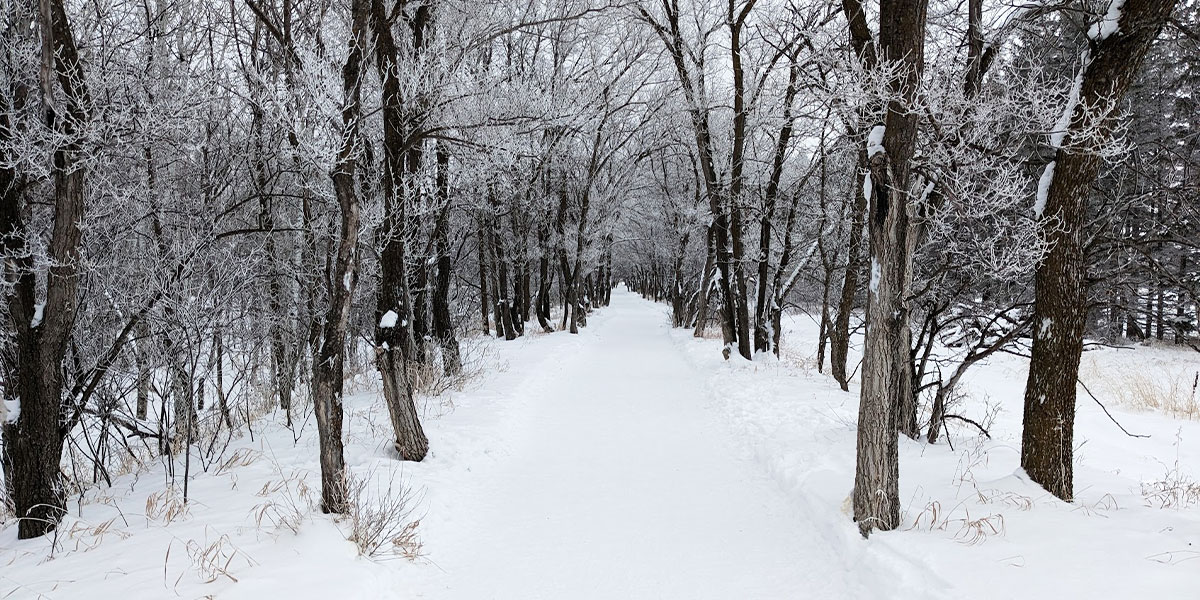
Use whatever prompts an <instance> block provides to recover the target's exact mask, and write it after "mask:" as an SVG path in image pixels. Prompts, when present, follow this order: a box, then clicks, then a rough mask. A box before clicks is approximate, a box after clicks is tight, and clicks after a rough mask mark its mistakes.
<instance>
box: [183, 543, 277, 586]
mask: <svg viewBox="0 0 1200 600" xmlns="http://www.w3.org/2000/svg"><path fill="white" fill-rule="evenodd" d="M207 533H208V532H207V531H206V535H205V539H204V541H198V540H188V541H187V542H184V544H183V546H184V550H185V551H186V552H187V555H188V560H189V561H190V562H191V565H192V569H193V570H194V571H195V572H196V574H198V575H199V576H200V579H201V581H203V582H204V583H212V582H214V581H217V580H218V579H221V578H226V579H228V580H230V581H233V582H235V583H236V582H237V580H238V579H237V577H235V576H234V575H233V569H232V567H233V566H234V564H235V561H237V563H239V564H241V565H244V566H246V567H253V566H255V565H257V564H258V563H257V562H256V561H255V560H254V559H252V558H250V556H249V555H248V554H246V553H245V552H243V551H242V550H241V549H240V548H238V547H237V546H235V545H234V544H233V541H231V540H230V539H229V536H228V535H221V536H218V537H217V538H216V539H215V540H213V541H209V539H208V535H207ZM174 546H175V542H172V543H171V544H170V545H168V546H167V552H166V554H165V556H164V557H163V578H164V579H166V577H167V564H168V563H169V562H170V559H171V551H172V549H173V548H174ZM183 576H184V573H180V574H179V576H178V577H177V578H176V579H175V582H174V585H175V586H178V585H179V582H180V580H182V579H183Z"/></svg>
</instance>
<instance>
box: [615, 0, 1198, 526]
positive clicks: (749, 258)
mask: <svg viewBox="0 0 1200 600" xmlns="http://www.w3.org/2000/svg"><path fill="white" fill-rule="evenodd" d="M876 8H877V9H878V10H876ZM639 14H640V17H641V20H642V21H644V22H645V23H646V25H647V26H649V27H650V28H651V29H653V30H655V31H656V33H657V34H658V35H659V37H660V40H661V42H662V44H663V47H664V51H665V52H666V53H667V54H668V55H669V56H670V57H671V58H672V59H673V60H672V63H673V65H674V66H675V68H674V73H673V74H674V75H675V76H676V83H677V92H676V95H677V101H676V102H677V104H678V105H679V109H678V111H679V112H680V113H681V118H680V119H679V121H680V125H679V127H680V130H681V131H680V132H679V133H677V135H676V136H675V137H672V138H670V140H671V141H670V145H669V146H668V147H667V148H665V149H663V150H662V151H660V153H659V154H658V155H656V158H655V159H654V160H652V161H649V163H650V164H648V165H647V166H646V167H647V168H645V169H644V170H643V171H644V174H643V178H644V180H645V181H646V184H645V185H646V186H647V187H649V188H651V189H653V190H654V193H653V194H652V197H651V199H650V202H651V203H653V206H654V210H656V211H659V212H661V213H662V214H663V215H664V216H665V217H666V219H665V220H663V219H657V220H647V221H636V220H635V221H631V237H633V238H635V239H637V240H639V241H637V242H636V243H635V244H634V247H633V251H632V252H630V253H628V255H627V256H626V260H627V262H626V263H624V264H623V270H622V273H623V275H624V277H625V279H626V281H628V282H629V283H630V285H631V287H632V288H633V289H635V290H638V291H640V292H641V293H642V294H643V295H645V296H646V297H648V298H651V299H654V300H662V301H665V302H668V303H670V305H671V309H672V315H673V317H672V321H673V324H674V325H675V326H676V327H690V328H693V329H694V332H695V335H697V336H700V335H702V334H703V332H704V331H705V330H706V329H707V328H709V327H715V328H719V330H720V332H721V335H722V337H723V338H724V341H725V350H724V352H725V356H726V357H730V356H732V355H734V354H740V355H741V356H742V357H743V358H745V359H750V360H760V359H761V357H762V356H763V353H766V352H773V353H775V354H778V353H779V344H780V335H781V332H780V322H779V315H780V313H781V312H782V311H783V310H784V309H786V308H788V307H792V308H796V309H800V310H804V311H806V312H808V313H809V314H811V315H812V316H813V318H814V319H815V320H817V321H818V322H819V323H820V328H819V332H820V333H819V336H818V340H817V347H816V356H817V365H818V368H819V369H820V370H822V371H826V369H828V372H829V374H830V375H831V376H832V377H833V378H834V379H836V380H837V381H838V382H839V383H840V385H841V387H842V389H849V381H850V379H851V378H852V377H854V376H855V374H856V373H857V374H858V376H859V378H860V379H861V392H860V394H861V396H860V411H859V423H858V432H859V443H858V472H857V477H856V482H855V493H854V514H855V520H856V521H857V522H858V524H859V527H860V529H861V531H862V533H863V534H864V535H867V534H869V533H870V532H871V531H873V530H876V529H892V528H894V527H896V526H897V525H898V523H899V501H898V496H897V494H898V492H897V489H898V488H897V483H896V482H897V479H898V465H897V434H903V435H906V436H908V437H911V438H919V437H920V438H924V439H925V440H927V441H928V442H930V443H932V442H935V441H936V440H937V439H938V437H939V435H940V434H941V432H942V431H943V430H944V424H945V421H946V419H947V418H955V419H958V420H962V421H964V422H966V423H974V420H972V419H970V418H969V416H965V415H958V414H953V412H952V411H951V410H950V404H951V403H952V401H953V399H954V398H955V397H956V394H955V387H956V385H957V384H958V382H959V381H960V379H961V378H962V376H963V375H964V373H965V372H966V371H967V370H968V369H969V368H970V367H971V366H972V365H974V364H977V363H978V362H979V361H981V360H983V359H985V358H987V357H988V356H990V355H992V354H994V353H996V352H1017V353H1021V354H1027V355H1030V356H1031V363H1030V376H1029V380H1028V382H1027V385H1026V397H1025V416H1024V436H1023V437H1024V439H1023V444H1022V459H1021V464H1022V466H1023V467H1024V468H1025V470H1026V472H1027V473H1028V474H1029V476H1030V477H1031V478H1032V479H1033V480H1034V481H1036V482H1037V483H1039V484H1041V485H1042V486H1044V487H1045V488H1046V489H1047V490H1049V491H1050V492H1052V493H1053V494H1055V495H1056V496H1058V497H1060V498H1062V499H1064V500H1068V501H1069V500H1071V498H1072V495H1073V477H1072V455H1073V450H1074V447H1073V439H1072V430H1073V421H1074V414H1075V395H1076V380H1077V377H1078V366H1079V360H1080V354H1081V352H1082V349H1083V342H1084V339H1085V337H1087V338H1091V339H1096V340H1104V341H1107V342H1109V343H1115V344H1122V343H1131V342H1136V341H1142V340H1146V339H1149V338H1155V339H1158V340H1164V341H1168V342H1172V343H1176V344H1181V345H1182V344H1187V345H1190V346H1192V347H1193V348H1196V347H1197V344H1198V343H1200V340H1198V338H1197V336H1196V331H1197V324H1198V319H1200V312H1198V311H1200V302H1198V300H1200V266H1198V265H1197V258H1200V251H1198V248H1197V243H1196V242H1197V240H1198V239H1200V236H1198V234H1200V231H1198V230H1197V225H1198V223H1200V220H1198V219H1197V217H1198V216H1200V214H1198V210H1200V194H1198V191H1200V179H1198V178H1197V174H1198V173H1200V145H1198V144H1197V138H1196V136H1195V133H1194V127H1193V125H1194V123H1195V122H1196V119H1197V117H1198V116H1200V105H1198V104H1197V100H1196V98H1195V94H1194V92H1193V90H1195V89H1196V86H1197V84H1198V83H1200V81H1198V80H1197V76H1198V73H1197V71H1196V65H1197V64H1200V44H1198V42H1200V37H1198V36H1197V23H1196V20H1195V15H1196V14H1197V6H1196V5H1195V3H1194V2H1188V1H1186V0H1184V1H1179V2H1175V1H1169V0H1166V1H1164V0H1146V1H1134V0H1128V1H1125V2H1122V1H1117V2H1109V1H1107V0H1103V1H1095V2H1067V3H1056V4H1044V5H1043V4H1031V5H1029V6H1026V7H1023V8H1005V7H1001V6H1000V5H996V4H991V3H988V2H986V1H984V0H970V1H969V2H966V3H963V4H945V3H936V2H932V3H931V2H928V1H927V0H894V1H892V0H884V1H883V2H880V3H879V5H878V7H876V6H872V5H867V4H866V3H862V2H859V1H858V0H843V1H842V2H840V3H836V4H835V5H833V6H829V5H812V4H809V5H796V4H792V5H789V6H787V7H782V6H777V5H775V4H771V3H764V2H755V1H753V0H747V1H744V2H732V3H728V4H727V5H725V4H722V5H719V6H718V5H715V4H714V5H707V4H703V3H694V4H683V3H676V2H669V1H668V2H662V3H655V4H654V5H653V6H650V5H648V4H647V5H646V6H645V7H643V8H641V9H639ZM713 64H721V65H723V66H725V67H726V68H727V69H728V73H729V77H719V78H718V77H712V76H711V74H710V73H709V69H711V68H712V67H711V65H713ZM685 116H686V118H685ZM855 332H860V333H863V332H865V344H864V346H862V347H861V348H859V350H860V351H861V355H862V360H861V362H857V361H852V360H850V359H849V358H848V357H849V356H850V355H851V352H850V351H849V350H850V340H851V335H852V334H853V333H855ZM1198 349H1200V348H1198ZM856 362H857V364H855V363H856Z"/></svg>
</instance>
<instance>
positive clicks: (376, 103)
mask: <svg viewBox="0 0 1200 600" xmlns="http://www.w3.org/2000/svg"><path fill="white" fill-rule="evenodd" d="M1176 3H1178V4H1179V6H1175V4H1176ZM878 8H879V10H878V11H876V10H875V7H874V6H864V5H863V4H862V3H860V2H858V0H844V1H843V2H841V3H838V4H834V5H830V4H826V3H817V2H808V3H804V2H801V3H795V2H793V3H787V4H780V3H770V2H761V1H759V0H737V1H733V2H726V3H713V2H704V1H694V2H678V1H676V0H630V1H627V2H625V1H622V2H613V3H611V4H605V5H598V4H595V3H591V2H582V1H576V0H553V1H547V0H527V1H522V2H506V3H465V2H455V1H450V0H439V1H434V0H238V1H235V2H232V3H220V2H216V3H214V2H188V1H183V0H128V1H117V2H112V3H106V4H103V5H90V4H89V5H84V4H80V3H76V2H71V1H68V0H41V1H37V2H35V1H33V0H15V1H13V2H10V3H9V4H6V10H5V13H4V15H3V17H2V21H0V29H3V34H4V35H3V36H2V38H0V46H2V48H3V52H2V53H0V78H2V80H0V236H2V237H3V249H4V258H5V262H4V264H5V284H4V302H3V304H2V306H3V308H2V309H0V313H2V315H3V316H2V318H3V320H4V323H5V329H4V336H3V339H2V340H0V341H2V348H0V358H2V360H0V371H2V372H0V376H2V385H3V399H4V402H3V403H2V404H0V421H2V422H3V429H2V434H0V435H2V443H3V449H2V452H0V462H2V463H3V474H4V486H3V490H4V500H3V502H4V504H5V506H6V508H7V509H8V510H11V511H13V512H14V513H15V514H16V516H17V517H18V519H19V525H18V529H19V535H20V536H21V537H23V538H26V537H32V536H37V535H40V534H42V533H45V532H47V531H49V530H51V529H53V528H54V527H55V526H56V524H57V523H58V521H59V519H60V518H61V516H62V514H63V512H64V510H65V506H66V500H67V497H68V496H69V495H71V494H74V493H78V492H79V491H81V490H82V489H85V488H86V487H88V486H91V485H94V484H96V483H101V482H108V481H110V480H111V479H112V478H113V477H114V476H116V475H117V474H120V473H121V472H123V471H124V470H128V469H130V468H131V467H130V463H138V462H144V461H145V460H147V457H150V459H154V460H162V461H163V462H164V463H165V464H166V466H167V468H168V472H169V473H171V474H172V476H173V477H182V478H183V479H184V481H185V482H186V479H187V477H188V474H189V469H190V468H192V467H191V465H192V462H191V458H192V457H193V456H195V457H196V459H197V460H198V461H199V463H200V465H201V466H202V467H203V466H204V465H205V464H208V463H209V462H210V461H212V460H214V457H215V456H219V455H220V453H221V451H222V448H223V447H224V444H225V443H226V442H227V441H228V439H229V438H230V436H232V435H235V431H241V430H242V429H252V428H251V423H252V422H253V421H254V419H255V418H257V417H258V416H259V415H261V414H265V413H272V412H276V411H278V412H280V413H281V415H282V416H283V418H284V419H285V421H286V422H288V423H291V419H292V416H293V413H299V412H300V411H308V410H312V411H313V413H312V415H313V416H314V417H315V420H316V422H317V425H318V430H319V434H320V441H321V465H322V475H323V490H322V504H323V508H324V509H325V510H327V511H331V512H338V511H342V510H344V509H345V501H346V499H345V497H344V493H345V489H344V488H345V485H344V470H345V469H344V464H343V461H342V440H341V431H342V428H343V424H342V408H341V399H342V394H343V389H344V387H343V386H344V382H345V380H346V379H347V378H349V377H352V376H357V375H364V374H370V376H371V377H378V378H379V380H380V381H381V384H382V388H383V401H384V402H385V403H386V405H387V408H388V413H389V415H390V418H391V422H392V425H393V427H392V431H393V437H394V439H393V445H394V448H395V451H396V455H397V457H398V458H400V459H404V460H421V459H422V458H423V457H424V456H425V455H426V453H427V451H428V448H429V440H428V439H427V438H426V436H425V434H424V432H423V430H422V426H421V419H420V410H419V405H418V400H417V398H415V396H416V390H417V389H418V388H420V387H421V386H422V385H424V383H423V382H426V381H429V380H433V379H437V378H438V377H453V376H455V374H456V373H457V372H459V371H460V370H461V369H462V368H463V363H464V360H466V358H467V357H465V350H464V346H463V345H462V344H461V340H463V339H464V337H465V336H473V335H479V334H484V335H494V336H496V337H498V338H504V339H506V340H512V339H515V338H517V337H520V336H522V335H527V334H529V333H532V332H534V331H540V332H555V331H558V332H562V331H569V332H576V331H578V330H579V328H580V327H582V326H585V325H586V322H587V316H588V313H589V311H590V310H592V309H593V308H595V307H597V306H603V305H604V304H606V303H607V302H608V299H609V296H610V290H611V289H612V287H613V285H614V284H615V283H616V282H617V281H619V280H624V281H625V282H627V283H628V284H629V285H630V286H631V287H633V288H634V289H637V290H639V291H641V292H643V293H644V294H647V295H649V296H651V297H654V298H656V299H662V300H665V301H669V302H670V303H671V305H672V314H673V321H674V324H675V325H676V326H678V327H688V328H691V329H693V330H694V332H695V333H696V334H697V335H699V334H701V333H703V332H704V331H705V329H706V328H707V327H709V326H710V325H713V326H716V327H718V328H719V331H720V332H721V336H722V338H723V340H724V345H723V351H724V353H725V355H726V356H727V357H733V356H735V355H738V356H741V357H743V358H744V359H751V360H755V359H758V357H760V356H762V355H763V354H769V353H775V354H778V353H779V348H780V345H781V343H784V342H785V340H783V339H781V337H782V327H781V319H782V314H783V311H784V310H786V309H788V308H789V307H795V306H803V307H805V308H806V309H812V308H813V307H816V311H817V312H818V318H819V321H820V323H821V335H820V336H819V338H820V339H819V345H818V356H819V362H820V365H821V367H822V369H824V368H825V363H826V360H828V367H829V370H830V373H831V375H832V376H833V377H834V378H835V379H836V380H837V381H839V382H840V384H841V385H842V387H843V389H848V388H849V382H850V380H851V378H852V377H854V376H855V374H856V373H858V374H860V375H861V379H862V382H863V385H862V411H861V414H862V418H861V419H860V428H859V432H860V436H861V439H860V448H859V459H860V472H859V477H860V480H859V481H858V483H857V484H856V490H857V492H856V503H855V514H856V517H857V519H858V521H859V524H860V527H862V528H863V532H864V533H867V532H869V531H870V530H872V529H875V528H881V529H888V528H891V527H894V526H895V525H896V523H897V519H898V503H897V499H896V498H895V490H896V485H895V480H896V459H895V455H896V435H895V434H896V433H897V432H899V433H903V434H905V435H909V436H912V437H917V436H920V435H924V436H925V437H926V438H927V439H928V440H930V441H931V442H932V441H934V440H935V439H936V438H937V436H938V435H939V432H940V431H941V430H942V427H943V421H944V420H945V418H946V415H947V412H946V405H947V403H948V402H949V400H950V399H952V398H953V396H954V394H953V390H954V387H955V385H956V383H957V381H958V380H959V378H960V377H961V376H962V374H963V372H964V371H965V370H966V369H967V368H969V367H970V366H971V365H972V364H974V363H975V362H977V361H979V360H981V359H983V358H985V357H986V356H988V355H990V354H992V353H994V352H998V351H1001V350H1003V349H1008V348H1010V346H1012V345H1013V344H1023V345H1026V346H1030V345H1031V348H1030V350H1031V351H1032V353H1033V356H1034V359H1033V365H1034V366H1033V368H1032V369H1031V372H1032V373H1034V376H1032V377H1031V380H1030V385H1029V390H1030V392H1029V394H1030V396H1029V399H1028V401H1027V404H1028V405H1029V406H1028V407H1027V409H1028V410H1027V413H1028V414H1027V427H1026V430H1027V433H1028V435H1027V440H1026V448H1025V452H1024V457H1025V459H1024V463H1023V464H1025V466H1026V468H1027V469H1028V470H1029V472H1030V474H1031V476H1033V477H1034V478H1035V480H1037V481H1038V482H1039V483H1041V484H1043V485H1046V486H1047V487H1048V489H1050V490H1051V491H1052V492H1054V493H1056V494H1058V495H1059V496H1060V497H1063V498H1069V497H1070V495H1071V481H1070V470H1069V467H1070V462H1071V461H1070V452H1071V444H1070V441H1071V440H1070V427H1066V428H1058V429H1054V428H1053V427H1051V428H1050V429H1047V428H1046V426H1047V424H1052V423H1057V422H1059V420H1062V422H1065V423H1068V424H1069V423H1070V417H1071V415H1073V402H1074V377H1075V372H1074V371H1075V369H1077V364H1078V354H1079V350H1080V347H1081V343H1082V339H1083V336H1084V335H1091V336H1097V337H1105V338H1107V339H1110V340H1119V339H1126V338H1127V339H1139V338H1145V337H1156V338H1162V339H1171V340H1178V341H1180V342H1187V343H1195V337H1194V332H1195V328H1196V317H1197V302H1196V300H1197V281H1198V273H1200V265H1198V263H1200V260H1197V255H1196V246H1195V244H1196V239H1198V237H1200V236H1197V232H1196V227H1197V222H1198V220H1197V216H1198V215H1197V214H1196V213H1197V207H1198V206H1200V202H1198V201H1197V195H1196V190H1197V184H1198V180H1197V175H1196V174H1197V167H1196V165H1197V164H1198V161H1200V156H1198V153H1197V138H1196V136H1195V135H1194V133H1193V132H1192V131H1191V130H1192V127H1191V124H1192V123H1194V122H1195V121H1196V116H1197V114H1196V113H1197V104H1196V102H1197V99H1196V98H1195V94H1194V90H1195V89H1196V87H1197V84H1198V83H1200V81H1198V79H1197V78H1198V77H1200V74H1198V73H1197V72H1196V67H1195V65H1197V64H1200V56H1197V54H1198V53H1200V49H1198V47H1197V39H1198V36H1197V34H1196V31H1197V24H1196V23H1195V14H1197V12H1198V11H1197V10H1195V9H1196V6H1195V2H1194V1H1193V0H1178V2H1174V1H1164V0H1128V1H1127V2H1124V3H1121V2H1118V3H1115V4H1113V5H1110V4H1108V3H1107V2H1106V1H1105V2H1101V1H1099V0H1096V1H1080V2H1068V3H1065V4H1053V5H1045V6H1042V5H1033V6H1030V7H1026V8H1022V9H1012V8H1005V7H1003V6H1001V5H999V4H996V5H992V4H989V3H986V2H984V1H983V0H970V1H969V2H967V3H966V4H965V5H959V4H935V5H929V4H928V3H927V0H886V1H884V2H882V3H881V4H880V6H879V7H878ZM880 24H886V26H883V27H882V28H881V27H880ZM1152 42H1153V43H1152ZM864 309H865V312H864ZM864 314H865V317H864ZM864 324H865V325H866V331H867V336H866V340H867V343H866V347H865V350H864V354H865V360H864V361H863V362H862V368H861V369H860V368H858V367H856V364H855V363H856V361H854V360H853V359H852V357H853V356H854V354H855V352H852V350H853V349H852V347H851V340H852V334H853V333H854V332H856V331H861V329H862V327H863V325H864ZM1035 325H1036V327H1035ZM1030 336H1032V337H1030ZM942 347H953V348H958V349H960V350H961V351H960V352H959V353H957V354H955V355H954V356H952V357H947V356H946V355H945V353H943V352H939V351H936V350H937V349H938V348H942ZM1050 364H1053V365H1057V367H1056V370H1055V369H1050V368H1049V367H1046V366H1044V365H1050ZM1072 364H1074V365H1076V367H1074V368H1072V367H1071V365H1072ZM1039 398H1046V399H1047V401H1046V402H1045V403H1039V401H1038V399H1039ZM303 416H307V413H304V415H303ZM1064 465H1065V466H1064ZM177 466H178V467H180V469H178V472H177V470H176V467H177ZM64 467H67V468H66V470H65V471H64ZM873 490H883V491H884V492H885V493H884V494H875V493H874V492H873ZM868 492H870V493H868Z"/></svg>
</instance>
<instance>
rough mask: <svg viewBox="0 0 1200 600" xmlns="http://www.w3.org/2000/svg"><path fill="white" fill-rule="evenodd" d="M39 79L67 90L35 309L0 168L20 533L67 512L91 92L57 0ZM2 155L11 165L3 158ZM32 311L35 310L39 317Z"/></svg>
mask: <svg viewBox="0 0 1200 600" xmlns="http://www.w3.org/2000/svg"><path fill="white" fill-rule="evenodd" d="M40 9H41V12H40V14H39V15H38V22H39V24H40V25H41V35H42V40H43V47H42V56H41V59H42V85H43V86H44V90H43V91H44V92H45V98H46V99H47V101H48V102H53V98H54V94H53V89H52V88H53V82H52V78H53V79H56V80H57V82H58V85H59V86H60V87H61V88H62V90H63V92H64V96H65V98H66V106H65V111H62V112H59V111H58V110H57V108H58V107H56V106H54V105H53V104H50V105H47V106H46V107H45V109H46V116H47V120H48V123H47V124H48V125H49V126H51V127H53V128H54V129H55V130H56V131H57V132H58V133H59V134H61V135H62V136H63V139H64V140H65V141H64V142H63V145H62V146H60V147H58V148H56V149H55V152H54V160H53V163H52V164H53V170H52V174H53V181H54V220H53V224H52V226H51V227H52V228H51V231H50V236H49V238H48V245H49V247H48V251H49V255H50V256H49V258H50V265H51V266H50V267H49V268H48V271H49V272H48V273H47V276H46V281H45V288H46V296H45V303H44V304H43V306H42V310H41V314H40V315H38V311H37V307H36V306H35V304H36V301H37V287H38V284H37V274H36V272H35V266H34V264H33V259H32V256H31V255H30V254H29V253H28V252H27V251H26V246H25V240H26V239H29V238H31V237H33V235H34V234H33V233H32V232H30V231H28V230H27V229H26V224H25V222H24V219H23V217H22V206H21V201H22V197H21V196H22V194H23V190H22V189H21V188H22V185H21V181H20V180H23V177H22V176H21V175H20V174H18V173H17V172H16V171H15V170H13V169H10V168H3V169H0V194H2V195H3V197H2V198H0V200H3V206H2V207H0V235H3V236H4V249H5V251H6V260H5V261H4V262H5V277H6V279H7V280H8V282H9V283H10V284H11V285H12V286H13V288H12V290H11V291H10V292H9V297H8V311H9V313H8V316H9V319H10V320H11V322H12V324H13V328H14V330H15V331H14V332H13V333H14V338H15V339H14V343H15V346H16V347H15V349H14V353H13V358H15V361H16V364H15V365H11V366H12V367H14V368H12V369H10V370H9V373H10V375H9V377H10V380H9V381H6V382H5V383H6V385H5V386H4V387H5V391H6V393H9V394H13V392H15V394H13V397H14V398H19V399H20V401H21V412H20V414H19V415H18V416H17V419H16V422H14V423H4V424H2V425H0V426H2V427H3V428H4V435H3V438H4V448H3V453H4V454H5V456H4V459H3V460H2V461H0V463H2V466H3V468H4V475H5V481H6V482H7V486H8V488H9V493H10V494H11V497H12V502H13V508H14V509H15V510H16V515H17V517H18V519H19V521H18V523H17V538H18V539H28V538H32V537H37V536H40V535H42V534H45V533H47V532H49V531H51V530H53V529H54V528H55V527H57V526H58V522H59V520H60V519H61V518H62V515H63V514H64V513H65V512H66V504H65V497H64V494H63V490H62V487H61V485H60V483H61V482H60V473H61V471H60V462H61V461H62V450H63V441H64V438H65V436H66V434H67V433H68V432H67V431H66V430H65V428H64V427H63V426H62V424H61V423H62V419H63V414H62V413H63V408H64V405H63V398H62V396H63V373H64V369H63V360H64V359H65V358H66V354H67V347H68V343H69V341H70V339H71V330H72V328H73V326H74V322H75V313H76V309H77V308H78V298H77V292H78V289H79V277H78V273H77V268H78V264H79V258H80V245H81V242H82V237H83V235H82V230H81V229H80V221H81V220H82V219H83V215H84V210H85V206H84V191H85V190H84V185H85V173H86V170H85V167H84V165H83V164H81V162H82V159H83V158H84V157H83V156H82V154H83V148H82V147H81V145H80V141H79V139H78V138H77V136H78V135H79V134H80V133H81V132H80V128H84V127H86V126H87V122H88V121H89V120H90V118H91V99H90V97H89V95H88V90H87V86H86V83H85V78H84V72H83V66H82V64H81V63H80V61H79V53H78V50H77V49H76V46H75V39H74V36H73V34H72V32H71V26H70V23H69V22H68V21H67V15H66V12H65V10H64V8H63V3H62V1H61V0H47V1H43V2H41V3H40ZM2 118H3V119H4V121H2V122H0V125H3V128H0V136H4V137H8V136H11V135H12V131H11V130H10V129H9V127H10V126H11V124H10V123H9V122H8V117H7V115H6V116H4V117H2ZM0 163H4V164H11V163H9V162H8V161H0ZM39 316H40V318H39Z"/></svg>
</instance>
